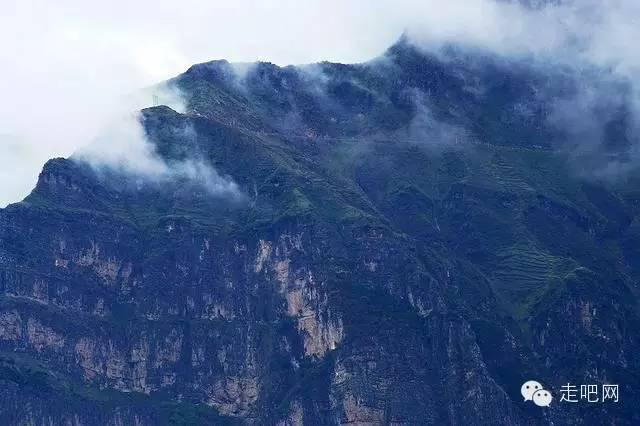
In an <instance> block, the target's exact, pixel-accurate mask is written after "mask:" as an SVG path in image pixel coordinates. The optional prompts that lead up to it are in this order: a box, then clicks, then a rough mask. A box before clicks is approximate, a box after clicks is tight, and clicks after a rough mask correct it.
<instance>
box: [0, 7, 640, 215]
mask: <svg viewBox="0 0 640 426" xmlns="http://www.w3.org/2000/svg"><path fill="white" fill-rule="evenodd" d="M639 9H640V5H638V4H637V2H636V1H632V0H612V1H608V2H596V1H595V0H583V1H576V2H573V3H571V4H570V5H568V6H563V7H559V8H552V9H548V8H547V9H542V10H538V11H536V12H531V11H529V10H525V9H523V8H522V7H520V6H518V5H515V4H513V3H510V2H505V1H501V2H499V3H496V2H493V1H492V0H448V1H446V2H445V1H441V0H350V1H343V0H307V1H300V0H235V1H227V0H225V1H220V0H218V1H211V0H182V1H179V2H176V1H173V0H172V1H162V0H153V1H152V0H139V1H131V0H126V1H125V0H113V1H110V2H87V1H82V0H60V1H56V2H51V1H49V0H30V1H29V0H4V1H3V4H2V14H1V16H0V63H1V64H2V66H1V67H0V93H1V94H2V97H3V102H0V134H7V135H11V136H10V138H3V139H2V140H0V167H2V172H0V173H3V176H11V179H2V181H1V182H0V205H3V204H6V203H8V202H11V201H17V200H19V199H20V198H21V197H22V196H24V195H26V193H27V192H28V190H29V189H30V188H31V187H32V186H33V182H34V181H35V177H36V175H37V173H38V172H39V169H40V167H41V164H42V163H43V162H44V161H45V160H46V159H47V158H50V157H54V156H61V155H62V156H68V155H70V154H71V153H72V152H74V151H75V150H76V149H78V147H80V146H81V145H83V144H86V143H87V142H89V141H91V140H92V139H93V138H94V137H95V136H96V135H97V134H98V131H99V129H101V128H103V127H104V123H105V122H106V121H108V120H110V117H113V116H114V113H115V111H121V112H122V111H124V110H125V109H126V108H125V107H124V106H123V105H129V106H131V104H130V103H124V104H123V101H122V99H123V98H125V99H126V97H127V96H128V95H129V94H131V93H133V92H135V91H136V90H137V89H138V88H140V87H146V86H149V85H151V84H153V83H155V82H157V81H159V80H162V79H165V78H168V77H171V76H173V75H175V74H178V73H180V72H182V71H184V70H185V69H186V68H188V66H189V65H191V64H193V63H197V62H204V61H208V60H211V59H217V58H227V59H229V60H231V61H235V62H250V61H255V60H269V61H272V62H275V63H278V64H281V65H284V64H289V63H309V62H315V61H319V60H324V59H327V60H334V61H340V62H359V61H364V60H367V59H370V58H372V57H374V56H376V55H377V54H379V53H380V52H382V51H383V50H384V48H386V47H387V46H388V45H389V44H391V43H392V42H393V41H394V40H395V39H396V38H397V37H398V36H399V35H400V34H401V33H402V31H403V30H404V29H407V28H408V29H409V32H410V34H412V35H413V36H414V37H415V38H416V39H418V40H420V41H421V42H422V43H424V44H425V45H437V44H438V43H440V42H442V41H443V40H453V41H462V42H465V43H472V44H475V45H478V46H481V47H485V48H489V49H493V50H496V51H498V52H500V53H504V54H513V53H518V54H522V53H523V52H529V53H535V54H536V55H545V54H546V55H550V56H554V57H555V58H561V57H570V58H571V59H574V58H576V57H577V56H575V55H573V56H566V55H564V53H566V51H567V46H569V45H570V46H571V49H572V51H573V52H575V51H577V50H579V51H580V55H579V60H580V61H584V62H589V63H596V64H599V65H606V66H610V67H612V68H613V69H614V70H615V72H617V73H619V74H620V75H622V76H625V77H628V78H633V79H636V78H637V73H638V69H639V68H640V59H639V58H640V55H638V48H637V47H636V43H635V41H636V40H638V39H639V38H640V26H639V25H637V22H638V18H639V17H640V10H639ZM576 47H579V49H576ZM143 101H144V102H143V103H146V104H150V103H151V99H147V100H144V99H143ZM127 102H128V101H127ZM9 140H11V141H13V142H8V141H9ZM16 141H19V148H16V143H17V142H16ZM16 165H19V168H20V171H19V172H15V173H14V171H15V169H16V168H17V166H16Z"/></svg>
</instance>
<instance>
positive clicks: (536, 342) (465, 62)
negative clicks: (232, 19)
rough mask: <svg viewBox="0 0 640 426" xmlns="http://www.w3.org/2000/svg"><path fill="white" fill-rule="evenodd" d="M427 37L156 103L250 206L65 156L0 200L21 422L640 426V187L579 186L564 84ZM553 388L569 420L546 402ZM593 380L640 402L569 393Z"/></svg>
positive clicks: (158, 138) (12, 415)
mask: <svg viewBox="0 0 640 426" xmlns="http://www.w3.org/2000/svg"><path fill="white" fill-rule="evenodd" d="M407 43H408V42H407V41H406V40H405V41H401V42H399V43H398V44H396V45H395V46H394V47H392V48H391V49H389V51H388V52H387V54H386V55H384V56H383V58H382V59H378V60H376V61H373V62H370V63H365V64H357V65H348V64H347V65H344V64H331V63H321V64H317V65H312V66H308V67H303V68H297V67H284V68H281V67H277V66H275V65H270V64H258V65H255V66H249V67H247V68H246V69H245V70H243V71H244V73H243V74H241V77H238V75H237V74H236V73H235V72H234V73H232V74H230V73H231V71H233V69H230V67H232V66H231V65H229V64H228V63H227V62H222V61H214V62H209V63H205V64H199V65H194V66H193V67H191V68H190V69H189V70H187V71H186V72H185V73H184V74H182V75H180V76H178V77H176V78H175V79H173V80H171V81H170V82H169V83H168V84H169V85H170V86H175V87H176V88H178V89H179V90H180V91H181V92H182V93H183V95H184V96H185V100H186V109H185V112H184V113H178V112H176V111H173V110H171V109H170V108H168V107H165V106H158V107H152V108H147V109H144V110H143V111H142V112H141V124H142V126H143V127H144V129H145V134H146V135H147V138H148V140H149V142H150V143H152V144H153V146H154V147H155V151H156V154H157V155H158V156H159V157H160V158H161V159H162V161H164V162H166V164H167V165H168V167H171V166H172V164H176V163H180V162H181V161H185V160H191V159H198V160H200V159H204V160H206V162H207V164H208V165H210V166H211V167H212V168H213V169H214V170H215V171H216V172H217V173H219V174H220V175H221V176H229V177H230V178H231V179H233V182H234V183H236V184H237V185H238V188H239V190H240V191H241V192H242V194H243V195H244V199H243V200H242V201H240V202H232V201H231V200H230V199H229V198H228V197H225V196H224V195H220V194H217V195H216V194H213V195H212V194H211V193H208V192H207V190H206V188H205V187H203V185H200V184H198V183H197V182H192V181H190V180H189V179H182V178H178V179H176V180H175V181H174V180H167V181H159V182H154V180H153V179H149V180H145V179H142V181H141V182H142V183H140V182H138V180H140V179H141V178H140V176H136V175H135V174H134V175H128V174H126V173H122V172H121V171H119V170H117V169H116V170H111V169H109V168H105V169H96V168H95V167H92V166H91V165H89V164H87V163H86V162H83V161H81V160H79V159H74V158H72V159H68V160H65V159H56V160H52V161H50V162H48V163H47V165H45V167H44V169H43V172H42V173H41V175H40V178H39V180H38V184H37V185H36V188H35V190H34V191H33V193H32V194H31V195H29V196H28V197H27V198H26V199H25V201H24V202H22V203H18V204H15V205H11V206H10V207H8V208H7V209H3V210H0V270H1V275H0V278H1V284H2V285H1V286H0V289H1V290H2V296H0V303H2V305H3V309H2V310H1V311H0V351H2V354H3V355H2V359H1V360H2V366H3V368H2V370H0V371H1V372H2V374H1V375H0V378H1V380H2V382H3V383H4V384H5V385H6V387H5V390H4V391H2V392H3V393H2V396H3V401H4V402H3V409H2V410H0V412H1V413H4V414H0V419H2V420H3V422H5V423H9V424H13V423H19V422H20V421H29V420H28V419H36V420H34V421H33V422H36V423H37V422H40V421H45V420H47V419H49V421H54V422H64V421H70V419H71V418H73V417H72V416H75V418H78V419H80V420H78V422H79V423H81V424H84V423H86V424H92V423H95V422H101V423H105V424H118V423H119V422H120V423H133V422H138V423H142V424H162V423H168V424H218V423H224V422H228V423H241V424H291V425H294V424H339V423H354V424H389V423H397V424H440V423H450V424H487V423H494V424H550V423H555V424H579V423H580V422H585V421H601V420H602V421H604V420H607V421H612V419H613V420H614V421H616V422H619V423H620V424H633V423H634V422H635V421H637V420H638V415H639V414H638V412H637V410H636V409H635V408H634V407H633V404H632V401H633V398H634V396H636V395H637V392H638V387H637V386H638V383H640V376H639V373H638V372H639V371H640V365H638V363H637V361H636V360H635V358H634V357H633V354H634V352H635V351H636V349H637V348H638V342H639V337H640V336H638V334H637V331H634V330H638V329H639V328H638V327H637V325H638V324H640V321H639V318H638V310H637V307H638V306H637V304H638V297H637V294H638V293H637V292H638V288H637V284H636V283H637V280H636V279H637V278H636V277H637V276H638V274H639V273H640V265H639V264H638V263H637V261H636V260H635V259H636V258H637V257H636V256H635V254H636V251H637V248H636V247H638V246H639V245H638V243H639V242H640V240H639V238H640V234H639V233H638V231H637V221H638V209H637V206H638V204H637V200H638V194H637V193H636V191H635V190H634V189H633V188H634V186H633V185H632V183H633V182H634V179H636V178H635V175H634V174H633V173H630V174H629V176H628V177H626V178H625V179H623V180H619V181H615V182H613V183H611V182H607V181H598V180H597V179H595V180H594V179H587V180H585V179H583V178H582V177H581V176H580V175H579V174H577V173H575V172H574V170H573V169H572V166H571V159H570V158H567V156H566V154H565V152H564V151H563V149H562V146H558V145H557V141H558V140H561V139H562V134H563V133H562V132H560V131H559V130H558V129H557V128H555V127H554V126H552V125H550V124H549V122H548V115H547V114H548V111H549V110H550V108H549V103H548V102H549V100H550V98H549V97H547V96H558V94H557V92H554V91H553V90H555V89H556V88H563V90H565V91H567V92H570V91H571V90H569V89H571V88H572V85H571V84H568V82H567V79H565V78H564V77H563V76H562V75H561V74H560V76H558V74H557V73H556V71H555V70H551V71H550V73H551V74H550V76H545V75H544V74H543V73H541V71H540V69H538V68H536V67H532V68H530V69H529V68H527V67H525V66H524V65H522V64H521V63H516V64H510V63H508V62H506V61H500V60H495V58H487V57H486V55H483V54H478V52H475V51H465V50H464V49H463V50H461V51H456V50H455V49H454V50H450V51H449V52H448V53H446V52H445V56H444V59H443V57H442V56H437V55H430V54H428V53H427V52H423V51H421V50H420V49H417V48H415V47H413V46H411V45H409V44H407ZM447 55H449V56H447ZM470 82H475V83H474V84H471V83H470ZM546 91H551V93H547V92H546ZM535 93H539V95H536V96H533V95H534V94H535ZM560 93H561V94H562V93H565V92H563V91H561V92H560ZM185 129H189V131H188V136H185V134H186V133H185ZM623 145H624V144H623ZM568 323H569V324H573V327H567V324H568ZM532 377H535V378H537V379H539V380H540V381H541V382H542V383H544V384H545V385H546V386H548V387H549V389H550V390H551V391H552V392H553V394H554V397H555V398H556V400H555V401H554V403H553V404H552V405H551V407H550V408H549V409H548V410H547V411H543V410H540V409H538V407H532V406H530V405H527V404H526V403H524V402H522V398H521V395H520V385H521V384H522V382H523V381H525V380H529V379H531V378H532ZM580 380H594V381H597V382H598V383H605V382H607V383H608V382H615V383H619V384H620V386H621V395H622V396H624V397H623V398H621V401H620V404H619V405H613V404H611V405H608V404H605V405H602V407H603V408H601V409H600V411H598V412H587V411H585V410H580V409H579V408H573V407H571V406H567V405H566V404H564V405H563V404H559V403H557V402H558V400H559V390H560V386H562V385H563V384H565V383H566V382H568V381H570V382H572V383H573V382H576V381H580ZM589 383H591V382H589ZM60 401H66V402H65V403H68V401H70V405H71V407H72V408H71V409H70V410H69V411H64V410H62V409H58V408H55V409H54V408H52V407H53V406H58V405H60ZM556 403H557V404H556ZM21 407H22V408H21ZM3 416H4V417H3Z"/></svg>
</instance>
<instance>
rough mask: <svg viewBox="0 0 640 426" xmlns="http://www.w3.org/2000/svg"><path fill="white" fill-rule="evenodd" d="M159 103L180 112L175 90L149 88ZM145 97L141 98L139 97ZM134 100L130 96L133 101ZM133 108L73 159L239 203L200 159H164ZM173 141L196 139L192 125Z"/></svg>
mask: <svg viewBox="0 0 640 426" xmlns="http://www.w3.org/2000/svg"><path fill="white" fill-rule="evenodd" d="M148 90H149V91H152V92H153V96H155V97H157V99H158V102H161V101H162V102H163V104H165V105H167V104H168V105H171V106H173V108H174V109H176V110H178V111H180V110H181V109H182V108H184V106H183V102H182V98H181V96H180V94H179V93H178V92H177V91H176V89H174V88H171V89H170V88H168V87H166V86H159V87H154V88H149V89H148ZM141 96H143V97H144V95H141ZM136 98H137V97H135V96H134V97H133V98H132V99H133V100H132V102H133V101H135V99H136ZM134 111H137V110H136V109H130V110H129V112H128V113H124V114H121V115H118V116H115V117H113V118H112V119H111V121H109V123H108V124H107V125H106V126H105V127H104V128H103V129H102V131H101V132H100V134H99V136H98V137H97V138H96V139H95V140H93V141H92V142H91V143H89V144H87V145H84V146H82V147H81V148H79V149H78V150H77V151H76V153H75V154H74V155H73V157H74V158H75V159H76V160H79V161H82V162H85V163H87V164H89V165H90V166H92V167H93V168H94V169H95V170H96V171H97V172H99V173H100V172H101V171H103V170H105V169H106V170H110V171H116V172H118V173H119V174H121V175H122V176H125V177H129V178H131V180H135V181H136V182H137V184H138V185H139V184H148V185H155V186H158V187H159V186H160V185H163V184H166V183H172V182H173V183H175V182H187V183H190V184H192V185H193V186H194V187H196V188H199V189H201V190H202V191H204V192H206V193H208V194H209V195H214V196H222V197H226V198H229V199H231V200H235V201H240V200H242V199H243V198H244V196H243V194H242V193H241V191H240V189H239V187H238V185H237V184H236V183H235V182H234V181H233V180H232V179H231V178H230V177H226V176H221V175H220V174H219V173H218V172H217V171H216V170H215V169H214V168H213V167H212V166H211V165H210V164H209V162H208V161H207V160H206V159H205V158H203V157H202V156H198V154H197V153H192V155H191V156H188V157H186V158H180V159H173V160H172V159H166V158H163V157H162V156H161V155H160V154H159V153H158V152H157V149H156V145H155V144H154V143H152V142H151V141H150V140H149V138H148V136H147V134H146V133H145V130H144V126H143V125H142V118H141V115H140V113H139V112H134ZM174 133H175V134H174V135H173V136H174V139H175V140H177V141H179V142H180V143H184V142H186V141H187V140H190V139H195V138H196V137H197V135H196V133H195V130H194V129H193V128H192V127H191V126H187V127H185V128H181V129H176V130H175V132H174Z"/></svg>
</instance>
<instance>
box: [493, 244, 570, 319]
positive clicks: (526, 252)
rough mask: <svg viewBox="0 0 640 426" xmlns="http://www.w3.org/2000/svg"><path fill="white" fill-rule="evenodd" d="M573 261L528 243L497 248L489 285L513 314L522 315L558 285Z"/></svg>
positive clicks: (520, 317) (526, 313)
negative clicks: (498, 249)
mask: <svg viewBox="0 0 640 426" xmlns="http://www.w3.org/2000/svg"><path fill="white" fill-rule="evenodd" d="M576 266H577V265H576V264H575V262H574V261H572V260H569V259H564V258H561V257H555V256H552V255H550V254H548V253H545V252H543V251H540V250H538V249H536V248H535V247H533V246H529V245H515V246H512V247H510V248H508V249H505V250H503V251H501V252H500V253H499V255H498V262H497V265H496V268H495V270H494V271H493V274H492V276H491V282H492V286H493V288H494V289H495V291H496V293H497V294H498V296H499V297H500V298H501V299H502V301H503V302H504V303H505V305H506V306H507V307H508V308H509V310H510V311H512V313H513V314H514V315H515V317H516V318H518V319H522V318H525V317H526V316H527V315H528V314H529V313H530V308H531V307H532V306H533V305H535V303H536V302H537V301H539V300H540V298H541V297H542V296H543V295H544V294H545V293H547V292H548V291H550V290H553V289H554V288H556V287H557V286H560V285H562V281H563V277H564V276H565V275H566V274H567V273H568V272H569V271H570V270H572V269H574V268H575V267H576Z"/></svg>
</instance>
